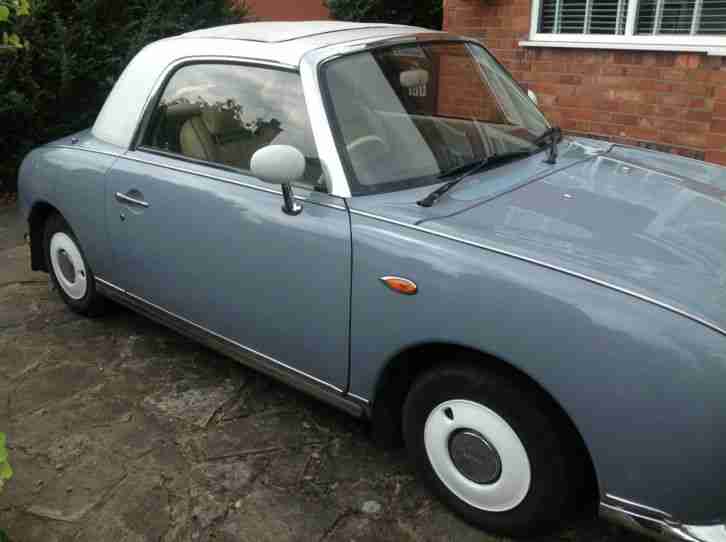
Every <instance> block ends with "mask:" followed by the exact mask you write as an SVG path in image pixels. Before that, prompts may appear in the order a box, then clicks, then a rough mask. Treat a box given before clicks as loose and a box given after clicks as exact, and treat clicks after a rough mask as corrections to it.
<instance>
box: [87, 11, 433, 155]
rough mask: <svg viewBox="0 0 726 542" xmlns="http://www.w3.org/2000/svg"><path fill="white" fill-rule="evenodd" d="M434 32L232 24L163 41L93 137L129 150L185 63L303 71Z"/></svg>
mask: <svg viewBox="0 0 726 542" xmlns="http://www.w3.org/2000/svg"><path fill="white" fill-rule="evenodd" d="M431 32H433V31H431V30H427V29H425V28H418V27H414V26H402V25H393V24H382V23H380V24H379V23H349V22H340V21H306V22H270V23H242V24H232V25H226V26H218V27H215V28H208V29H205V30H197V31H194V32H188V33H186V34H182V35H180V36H176V37H173V38H167V39H163V40H160V41H157V42H154V43H152V44H150V45H148V46H146V47H145V48H144V49H142V50H141V52H139V54H137V55H136V56H135V57H134V59H133V60H132V61H131V62H130V63H129V65H128V66H127V67H126V69H125V70H124V72H123V73H122V74H121V77H120V78H119V80H118V81H117V82H116V84H115V85H114V87H113V90H112V91H111V93H110V94H109V96H108V98H107V99H106V103H105V104H104V106H103V108H102V109H101V112H100V113H99V115H98V118H97V119H96V122H95V124H94V125H93V134H94V135H95V136H96V137H98V138H99V139H102V140H104V141H107V142H109V143H112V144H114V145H118V146H120V147H124V148H128V147H129V146H130V144H131V141H132V139H133V136H134V131H135V130H136V126H137V125H138V123H139V121H140V119H141V115H142V114H143V111H144V107H145V105H146V102H147V100H148V99H149V98H150V96H151V94H152V92H153V90H154V88H155V87H156V85H157V83H158V81H159V79H160V77H161V76H162V74H163V73H164V72H165V71H166V69H167V68H168V67H169V65H170V64H172V63H174V62H177V61H179V60H183V59H185V58H191V57H205V56H206V57H229V58H247V59H255V60H264V61H268V62H274V63H277V64H280V65H282V66H290V67H298V66H299V65H300V61H301V60H302V57H303V56H304V55H305V54H306V53H308V52H310V51H313V50H319V49H322V48H325V47H329V46H333V45H340V44H344V43H349V42H366V41H375V40H381V39H386V38H392V37H396V36H406V35H411V34H420V33H431Z"/></svg>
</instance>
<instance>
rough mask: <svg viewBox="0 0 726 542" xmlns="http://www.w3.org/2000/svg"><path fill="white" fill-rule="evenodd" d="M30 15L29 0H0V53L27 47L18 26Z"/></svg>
mask: <svg viewBox="0 0 726 542" xmlns="http://www.w3.org/2000/svg"><path fill="white" fill-rule="evenodd" d="M29 15H30V0H0V37H2V39H1V40H0V53H8V52H10V51H12V50H14V49H22V48H23V47H27V43H26V42H24V41H23V38H22V37H21V35H19V34H18V30H19V28H21V27H22V26H23V23H24V21H25V20H26V19H27V18H28V16H29Z"/></svg>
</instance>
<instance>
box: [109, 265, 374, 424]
mask: <svg viewBox="0 0 726 542" xmlns="http://www.w3.org/2000/svg"><path fill="white" fill-rule="evenodd" d="M95 280H96V287H97V288H98V291H99V293H101V294H102V295H104V296H106V297H109V298H111V299H113V300H114V301H116V302H118V303H119V304H121V305H124V306H126V307H128V308H130V309H132V310H134V311H136V312H138V313H139V314H141V315H143V316H146V317H147V318H149V319H151V320H154V321H155V322H158V323H160V324H161V325H163V326H166V327H169V328H171V329H173V330H175V331H177V332H178V333H181V334H182V335H184V336H186V337H189V338H191V339H193V340H195V341H198V342H200V343H202V344H204V345H205V346H207V347H209V348H211V349H212V350H215V351H216V352H219V353H221V354H223V355H226V356H228V357H230V358H232V359H234V360H235V361H238V362H239V363H241V364H242V365H245V366H247V367H249V368H251V369H253V370H256V371H259V372H261V373H263V374H265V375H267V376H269V377H271V378H274V379H275V380H279V381H281V382H283V383H284V384H287V385H289V386H291V387H293V388H295V389H297V390H300V391H302V392H303V393H306V394H309V395H312V396H313V397H315V398H316V399H319V400H321V401H323V402H325V403H328V404H329V405H331V406H333V407H336V408H338V409H340V410H342V411H344V412H347V413H348V414H350V415H352V416H354V417H356V418H365V417H369V415H370V412H369V410H370V408H369V406H368V403H367V401H364V400H363V399H362V398H359V397H358V396H355V395H352V394H346V393H345V392H344V391H343V390H341V389H339V388H337V387H335V386H332V385H331V384H328V383H327V382H323V381H322V380H319V379H317V378H315V377H313V376H310V375H308V374H306V373H303V372H302V371H298V370H297V369H295V368H293V367H290V366H289V365H286V364H284V363H283V362H281V361H278V360H276V359H274V358H272V357H270V356H267V355H265V354H262V353H261V352H257V351H256V350H253V349H252V348H248V347H246V346H244V345H242V344H239V343H237V342H235V341H233V340H232V339H229V338H227V337H224V336H223V335H220V334H218V333H215V332H214V331H211V330H209V329H207V328H205V327H203V326H200V325H199V324H196V323H194V322H192V321H190V320H187V319H186V318H183V317H181V316H178V315H176V314H174V313H172V312H170V311H167V310H166V309H164V308H163V307H159V306H158V305H155V304H153V303H151V302H149V301H147V300H145V299H143V298H141V297H138V296H136V295H133V294H131V293H129V292H126V291H125V290H124V289H123V288H119V287H118V286H116V285H115V284H112V283H110V282H108V281H107V280H104V279H101V278H98V277H96V278H95Z"/></svg>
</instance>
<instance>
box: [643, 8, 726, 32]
mask: <svg viewBox="0 0 726 542" xmlns="http://www.w3.org/2000/svg"><path fill="white" fill-rule="evenodd" d="M636 28H637V33H638V34H687V35H698V34H725V35H726V0H640V5H639V8H638V18H637V27H636Z"/></svg>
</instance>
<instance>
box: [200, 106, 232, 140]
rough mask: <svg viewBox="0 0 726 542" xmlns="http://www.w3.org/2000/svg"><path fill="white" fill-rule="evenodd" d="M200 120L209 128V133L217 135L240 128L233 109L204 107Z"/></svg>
mask: <svg viewBox="0 0 726 542" xmlns="http://www.w3.org/2000/svg"><path fill="white" fill-rule="evenodd" d="M202 120H203V121H204V125H205V126H206V127H207V130H209V133H210V134H212V135H214V136H218V135H224V134H228V133H230V132H234V131H236V130H239V129H240V122H239V120H237V119H236V118H235V116H234V111H232V110H230V109H227V110H221V111H220V110H214V109H204V110H203V111H202Z"/></svg>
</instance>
